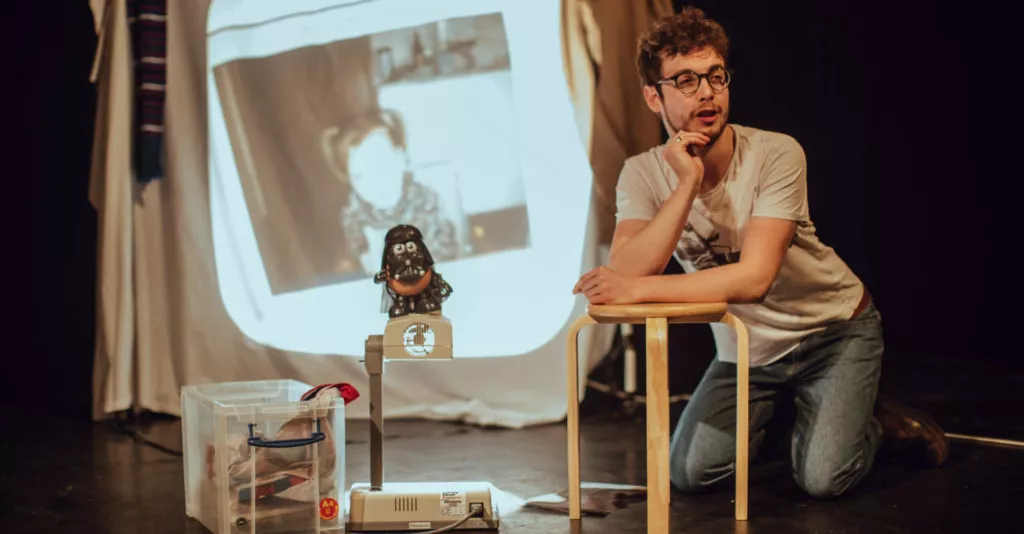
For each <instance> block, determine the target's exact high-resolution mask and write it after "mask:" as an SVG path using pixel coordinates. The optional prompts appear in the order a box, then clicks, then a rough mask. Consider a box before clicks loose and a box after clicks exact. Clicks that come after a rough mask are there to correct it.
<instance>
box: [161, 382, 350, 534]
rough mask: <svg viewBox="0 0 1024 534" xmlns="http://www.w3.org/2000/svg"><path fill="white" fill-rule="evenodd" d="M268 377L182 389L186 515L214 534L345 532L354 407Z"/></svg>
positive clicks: (296, 385) (343, 401)
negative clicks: (349, 412)
mask: <svg viewBox="0 0 1024 534" xmlns="http://www.w3.org/2000/svg"><path fill="white" fill-rule="evenodd" d="M311 389H312V386H310V385H307V384H303V383H302V382H297V381H294V380H265V381H256V382H231V383H221V384H207V385H200V386H187V387H184V388H182V391H181V409H182V424H181V426H182V443H183V454H184V463H185V511H186V513H187V514H188V516H189V517H193V518H195V519H197V520H199V522H201V523H202V524H203V525H204V526H206V528H208V529H209V530H210V531H211V532H213V533H214V534H243V533H252V534H255V533H257V532H259V533H260V534H268V533H275V532H282V533H283V532H310V533H341V532H344V527H345V510H344V507H345V503H344V497H345V489H344V487H345V400H344V399H343V398H341V397H339V396H332V395H321V396H319V397H318V398H313V399H311V400H307V401H304V400H302V397H303V394H305V393H306V392H308V391H310V390H311Z"/></svg>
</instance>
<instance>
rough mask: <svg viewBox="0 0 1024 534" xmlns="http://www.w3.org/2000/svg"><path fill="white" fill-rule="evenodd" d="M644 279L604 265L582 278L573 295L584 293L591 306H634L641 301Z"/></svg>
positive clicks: (573, 290) (577, 283) (574, 288)
mask: <svg viewBox="0 0 1024 534" xmlns="http://www.w3.org/2000/svg"><path fill="white" fill-rule="evenodd" d="M642 279H643V277H640V276H629V275H625V274H622V273H620V272H618V271H613V270H611V269H609V268H608V267H605V266H603V265H602V266H601V267H597V268H596V269H592V270H590V271H589V272H587V273H586V274H584V275H583V276H581V277H580V279H579V281H578V282H576V286H575V287H573V288H572V293H573V294H574V295H575V294H578V293H583V294H584V295H585V296H586V297H587V300H588V301H590V303H591V304H633V303H636V302H639V301H640V299H641V297H640V284H641V283H642V282H641V281H642Z"/></svg>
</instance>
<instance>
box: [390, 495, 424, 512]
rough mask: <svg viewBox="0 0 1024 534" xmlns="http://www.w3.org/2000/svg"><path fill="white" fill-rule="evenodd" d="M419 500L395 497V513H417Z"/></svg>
mask: <svg viewBox="0 0 1024 534" xmlns="http://www.w3.org/2000/svg"><path fill="white" fill-rule="evenodd" d="M418 502H419V499H417V498H416V497H395V511H396V512H416V511H418V510H417V506H416V503H418Z"/></svg>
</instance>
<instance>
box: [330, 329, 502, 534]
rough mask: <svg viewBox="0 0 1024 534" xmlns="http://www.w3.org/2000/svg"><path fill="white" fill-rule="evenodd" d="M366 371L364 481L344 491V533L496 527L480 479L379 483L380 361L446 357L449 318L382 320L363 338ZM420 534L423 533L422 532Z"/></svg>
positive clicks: (493, 508) (494, 510) (493, 511)
mask: <svg viewBox="0 0 1024 534" xmlns="http://www.w3.org/2000/svg"><path fill="white" fill-rule="evenodd" d="M365 350H366V359H365V360H364V363H365V365H366V370H367V372H368V373H369V375H370V482H369V483H368V484H367V483H361V484H353V485H352V488H351V490H350V491H349V509H348V520H347V522H346V525H345V529H346V531H347V532H399V531H423V530H429V531H430V532H432V533H441V532H449V531H454V530H497V529H498V527H499V516H498V507H497V504H496V503H495V502H494V500H493V499H492V497H491V489H490V488H491V486H490V484H488V483H486V482H384V480H383V479H384V475H383V471H384V455H383V437H384V422H383V419H384V417H383V406H382V401H381V396H382V395H381V389H382V387H381V383H382V378H383V375H384V362H385V361H386V360H414V361H415V360H445V359H451V358H452V327H451V322H450V321H449V320H448V319H447V318H445V317H444V316H442V315H440V314H409V315H405V316H401V317H396V318H393V319H391V320H389V321H388V324H387V326H386V327H385V329H384V335H383V336H380V335H373V336H369V337H368V338H367V339H366V348H365ZM424 534H425V533H424Z"/></svg>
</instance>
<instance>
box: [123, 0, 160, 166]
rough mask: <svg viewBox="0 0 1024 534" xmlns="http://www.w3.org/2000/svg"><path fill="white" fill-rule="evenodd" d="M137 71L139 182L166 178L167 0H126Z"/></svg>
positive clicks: (136, 127)
mask: <svg viewBox="0 0 1024 534" xmlns="http://www.w3.org/2000/svg"><path fill="white" fill-rule="evenodd" d="M126 1H127V13H128V28H129V32H130V33H131V39H132V58H133V62H134V69H135V95H136V100H135V124H134V128H133V130H134V133H135V150H134V154H133V156H134V167H135V172H136V178H137V179H138V181H139V182H142V183H148V182H151V181H153V180H158V179H161V178H163V176H164V161H163V152H164V151H163V141H164V135H163V134H164V95H165V92H166V87H167V0H126Z"/></svg>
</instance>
